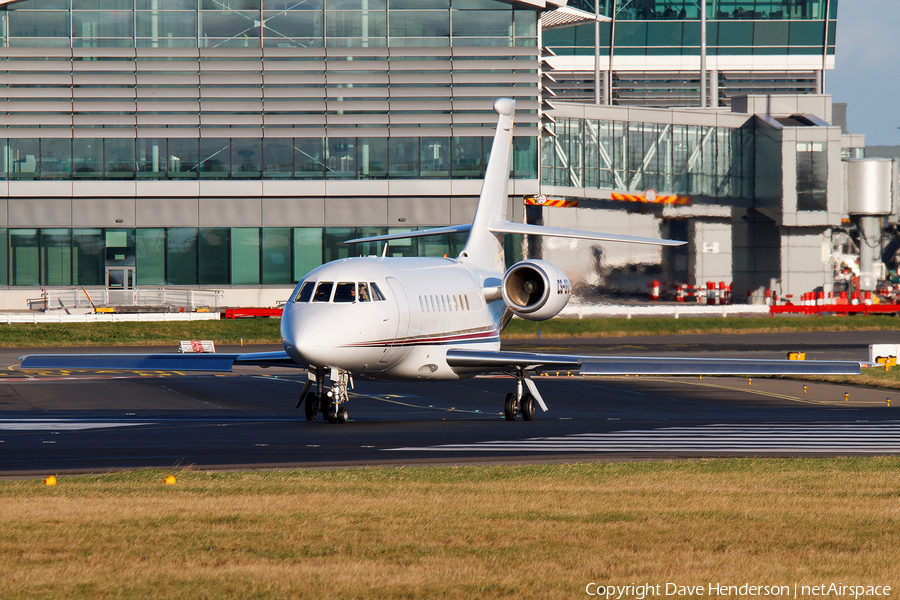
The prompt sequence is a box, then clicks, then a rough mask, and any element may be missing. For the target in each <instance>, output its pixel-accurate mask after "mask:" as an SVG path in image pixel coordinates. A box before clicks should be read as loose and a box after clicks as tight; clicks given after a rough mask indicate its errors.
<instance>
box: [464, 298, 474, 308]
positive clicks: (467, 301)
mask: <svg viewBox="0 0 900 600" xmlns="http://www.w3.org/2000/svg"><path fill="white" fill-rule="evenodd" d="M463 298H464V299H465V301H466V310H472V308H471V307H470V306H469V297H468V296H463Z"/></svg>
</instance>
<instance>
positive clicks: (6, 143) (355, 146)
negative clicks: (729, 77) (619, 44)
mask: <svg viewBox="0 0 900 600" xmlns="http://www.w3.org/2000/svg"><path fill="white" fill-rule="evenodd" d="M491 142H492V138H489V137H423V138H415V137H414V138H355V137H340V138H325V139H324V140H322V139H310V138H270V139H269V138H267V139H247V138H234V139H227V138H225V139H217V138H201V139H191V138H188V139H183V138H173V139H158V138H153V139H146V138H141V139H137V140H134V139H131V140H129V139H102V138H94V139H74V140H72V139H65V138H63V139H58V138H41V139H27V138H26V139H0V149H2V150H4V151H5V155H6V157H7V159H6V161H5V162H4V163H3V164H2V165H0V179H10V180H72V179H75V180H90V179H94V180H117V179H118V180H120V179H179V180H180V179H388V178H392V179H429V178H442V179H450V178H452V179H481V178H482V177H484V168H485V166H486V164H487V159H488V156H489V154H490V149H491ZM536 146H537V144H536V140H535V139H534V138H531V137H517V138H515V147H514V156H513V160H512V165H511V170H512V175H513V176H514V177H517V178H520V179H537V149H536Z"/></svg>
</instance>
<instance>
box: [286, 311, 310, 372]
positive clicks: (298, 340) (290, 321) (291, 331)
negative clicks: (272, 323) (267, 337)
mask: <svg viewBox="0 0 900 600" xmlns="http://www.w3.org/2000/svg"><path fill="white" fill-rule="evenodd" d="M306 329H307V327H306V326H305V323H304V322H303V319H301V318H300V315H299V314H298V311H297V310H295V307H291V308H289V309H287V310H285V311H284V313H283V314H282V316H281V345H282V346H283V347H284V350H285V352H287V353H288V355H290V356H291V358H293V359H294V360H297V361H300V362H304V363H305V362H306V361H304V360H303V357H302V356H301V354H300V349H301V348H303V347H304V346H305V345H307V344H305V343H304V342H305V340H304V339H303V338H304V332H305V331H306Z"/></svg>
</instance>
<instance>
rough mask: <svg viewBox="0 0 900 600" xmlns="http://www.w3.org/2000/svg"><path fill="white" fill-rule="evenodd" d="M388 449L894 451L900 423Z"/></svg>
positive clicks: (683, 430) (899, 449)
mask: <svg viewBox="0 0 900 600" xmlns="http://www.w3.org/2000/svg"><path fill="white" fill-rule="evenodd" d="M386 450H397V451H416V452H422V451H433V452H632V453H633V452H653V453H660V452H663V453H664V452H755V453H786V452H800V453H802V452H810V453H830V452H834V453H848V452H854V453H870V454H893V453H900V424H898V423H881V424H868V423H817V424H808V425H807V424H802V425H801V424H796V425H795V424H759V425H700V426H696V427H669V428H664V429H648V430H632V431H613V432H609V433H582V434H573V435H566V436H561V437H542V438H528V439H523V440H511V441H489V442H477V443H474V444H445V445H440V446H425V447H419V448H414V447H406V448H389V449H386Z"/></svg>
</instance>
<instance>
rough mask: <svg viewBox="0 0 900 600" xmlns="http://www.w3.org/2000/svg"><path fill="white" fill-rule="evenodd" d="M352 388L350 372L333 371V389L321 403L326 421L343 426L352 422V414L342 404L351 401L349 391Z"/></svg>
mask: <svg viewBox="0 0 900 600" xmlns="http://www.w3.org/2000/svg"><path fill="white" fill-rule="evenodd" d="M352 387H353V378H352V377H350V373H349V372H347V371H342V370H340V369H332V370H331V389H330V390H328V392H326V394H325V398H323V401H322V402H321V404H322V406H321V409H322V415H323V416H324V417H325V420H326V421H328V422H329V423H340V424H341V425H343V424H344V423H346V422H347V421H349V420H350V413H349V412H347V408H346V407H343V406H341V404H343V403H344V402H347V401H348V400H350V393H349V390H350V388H352Z"/></svg>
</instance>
